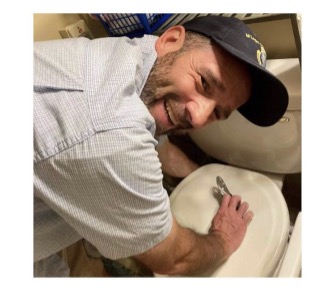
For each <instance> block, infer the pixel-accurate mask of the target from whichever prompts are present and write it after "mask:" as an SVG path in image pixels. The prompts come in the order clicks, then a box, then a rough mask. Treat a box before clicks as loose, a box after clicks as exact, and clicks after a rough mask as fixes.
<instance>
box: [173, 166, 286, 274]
mask: <svg viewBox="0 0 336 292" xmlns="http://www.w3.org/2000/svg"><path fill="white" fill-rule="evenodd" d="M217 176H221V177H222V178H223V179H224V181H225V182H226V184H227V186H228V188H229V189H230V191H231V192H232V193H233V194H239V195H240V196H241V197H242V200H243V201H247V202H248V203H249V205H250V209H251V210H252V211H253V212H254V218H253V220H252V222H251V223H250V225H249V227H248V230H247V233H246V236H245V238H244V240H243V242H242V244H241V246H240V247H239V249H238V250H237V251H236V252H235V253H234V254H233V255H232V256H231V257H230V258H229V259H228V260H227V261H226V262H225V263H224V264H223V265H221V266H220V267H219V268H218V269H216V270H215V271H211V272H209V273H207V274H203V275H199V276H211V277H271V276H273V275H274V273H275V271H276V269H277V267H278V266H279V263H280V260H281V258H282V256H283V254H284V251H285V248H286V245H287V240H288V233H289V226H290V220H289V213H288V208H287V205H286V202H285V200H284V198H283V195H282V193H281V191H280V189H279V188H278V186H277V185H276V184H275V183H274V182H273V181H272V180H271V179H269V178H268V177H267V176H265V175H263V174H260V173H257V172H254V171H250V170H245V169H241V168H237V167H232V166H228V165H222V164H209V165H205V166H203V167H201V168H199V169H198V170H197V171H195V172H193V173H192V174H191V175H189V176H188V177H186V178H185V179H184V180H183V181H182V182H181V183H180V184H179V185H178V186H177V187H176V189H175V190H174V191H173V193H172V194H171V196H170V203H171V210H172V213H173V214H174V216H175V218H176V220H177V221H178V222H179V224H181V225H182V226H184V227H188V228H191V229H193V230H195V231H196V232H199V233H201V234H207V233H208V230H209V228H210V226H211V221H212V219H213V217H214V215H215V213H216V211H217V209H218V207H219V203H220V200H221V198H216V197H215V196H214V195H213V193H212V187H214V186H216V177H217Z"/></svg>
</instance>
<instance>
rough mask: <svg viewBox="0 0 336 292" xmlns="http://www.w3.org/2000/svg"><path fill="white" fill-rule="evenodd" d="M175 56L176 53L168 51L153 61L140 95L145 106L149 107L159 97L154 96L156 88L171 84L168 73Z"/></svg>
mask: <svg viewBox="0 0 336 292" xmlns="http://www.w3.org/2000/svg"><path fill="white" fill-rule="evenodd" d="M176 56H177V53H170V54H167V55H165V56H163V57H161V58H158V59H157V60H156V61H155V63H154V66H153V68H152V70H151V72H150V73H149V76H148V79H147V82H146V84H145V86H144V88H143V90H142V93H141V96H140V98H141V100H142V101H143V102H144V104H145V105H146V106H147V108H150V106H151V105H152V104H153V103H154V102H155V101H156V100H157V99H158V98H159V97H157V96H156V94H157V93H156V91H157V89H159V88H161V87H165V86H168V85H170V84H171V83H170V82H169V79H168V75H169V73H170V68H171V67H172V66H173V64H174V61H175V59H176Z"/></svg>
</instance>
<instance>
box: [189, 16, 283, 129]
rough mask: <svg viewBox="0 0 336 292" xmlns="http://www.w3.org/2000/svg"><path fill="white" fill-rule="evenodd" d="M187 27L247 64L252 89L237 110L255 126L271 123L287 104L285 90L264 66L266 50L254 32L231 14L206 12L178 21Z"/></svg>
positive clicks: (280, 115) (273, 122)
mask: <svg viewBox="0 0 336 292" xmlns="http://www.w3.org/2000/svg"><path fill="white" fill-rule="evenodd" d="M182 25H183V26H184V27H185V29H186V30H187V31H193V32H197V33H200V34H202V35H205V36H207V37H209V38H210V39H211V40H212V41H213V42H215V43H216V44H217V45H218V46H219V47H221V48H222V49H224V50H225V51H227V52H228V53H230V54H231V55H233V56H235V57H236V58H238V59H240V60H241V61H242V62H244V63H246V64H248V65H249V67H250V72H251V78H252V92H251V96H250V98H249V100H248V101H247V102H246V103H245V104H243V105H242V106H240V107H239V108H238V111H239V112H240V113H241V114H242V115H243V116H244V117H245V118H246V119H248V120H249V121H250V122H252V123H254V124H256V125H258V126H263V127H266V126H271V125H273V124H275V123H276V122H277V121H279V119H280V118H281V117H282V116H283V114H284V113H285V111H286V110H287V106H288V92H287V89H286V87H285V86H284V85H283V84H282V82H281V81H280V80H279V79H278V78H276V77H275V76H274V75H273V74H272V73H271V72H270V71H268V70H267V69H266V68H265V67H266V51H265V49H264V47H263V45H262V44H261V42H260V41H259V40H258V38H257V36H256V35H255V34H254V33H253V32H252V30H250V28H249V27H248V26H247V25H246V24H245V23H244V22H243V21H241V20H239V19H238V18H235V17H224V16H218V15H209V16H204V17H195V18H194V19H192V20H190V21H188V22H185V23H184V24H182Z"/></svg>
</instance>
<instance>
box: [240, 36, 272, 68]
mask: <svg viewBox="0 0 336 292" xmlns="http://www.w3.org/2000/svg"><path fill="white" fill-rule="evenodd" d="M245 36H246V37H247V38H249V39H251V40H252V41H254V42H255V43H256V44H258V45H259V46H260V49H259V50H257V56H256V57H257V61H258V63H259V65H260V66H262V67H264V68H265V67H266V56H267V54H266V51H265V49H264V46H263V45H262V44H261V42H259V41H258V40H257V39H256V38H255V37H254V36H253V35H251V34H249V33H246V34H245Z"/></svg>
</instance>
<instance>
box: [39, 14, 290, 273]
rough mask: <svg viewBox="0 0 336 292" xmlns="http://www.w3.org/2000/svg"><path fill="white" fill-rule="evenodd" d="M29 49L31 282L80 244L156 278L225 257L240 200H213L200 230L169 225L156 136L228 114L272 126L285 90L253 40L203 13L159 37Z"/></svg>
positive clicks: (242, 227)
mask: <svg viewBox="0 0 336 292" xmlns="http://www.w3.org/2000/svg"><path fill="white" fill-rule="evenodd" d="M34 49H35V50H34V52H35V62H34V256H35V257H34V261H35V262H34V274H35V276H64V275H67V274H68V272H69V271H68V269H67V267H66V266H65V264H64V263H62V261H61V260H60V259H59V257H58V256H57V252H59V251H60V250H62V249H63V248H66V247H67V246H69V245H71V244H73V243H74V242H76V241H78V240H79V239H80V238H85V239H87V240H88V241H89V242H91V243H92V244H93V245H94V246H95V247H96V248H97V249H98V250H99V252H100V253H101V254H102V255H103V256H104V257H106V258H109V259H118V258H124V257H134V258H135V259H136V260H138V261H140V262H141V263H142V264H144V265H145V266H147V267H148V268H149V269H150V270H152V271H153V272H156V273H161V274H169V275H196V274H198V273H201V272H204V271H206V270H208V269H213V268H215V267H217V266H218V265H220V264H222V263H223V262H224V261H225V260H227V259H228V258H229V257H230V255H232V253H233V252H235V251H236V250H237V249H238V248H239V246H240V244H241V242H242V241H243V238H244V236H245V233H246V230H247V227H248V224H249V223H250V221H251V220H252V217H253V213H252V211H250V210H249V207H248V203H247V202H242V201H241V198H240V196H238V195H234V196H232V197H230V196H225V197H224V199H223V201H222V203H221V206H220V207H219V209H218V212H217V214H216V215H215V216H214V218H213V221H212V223H211V228H210V230H209V233H208V234H207V235H199V234H196V233H195V232H194V231H192V230H190V229H187V228H183V227H182V226H180V225H179V224H178V223H177V222H176V220H175V219H174V216H173V215H172V214H171V211H170V208H169V198H168V196H167V193H166V191H165V189H164V188H163V186H162V168H164V167H165V165H166V169H167V170H168V172H169V169H171V165H169V163H166V162H163V164H164V165H163V166H162V168H161V163H160V161H159V159H158V154H157V152H156V149H155V147H156V145H157V140H156V137H158V136H159V135H162V134H169V133H173V134H180V133H186V132H188V131H190V130H192V129H193V128H199V127H203V126H204V125H206V124H208V123H210V122H213V121H216V120H219V119H226V118H228V117H229V115H230V113H231V112H232V111H234V110H235V109H238V110H239V111H240V112H241V113H242V114H243V115H244V116H245V117H246V118H248V119H249V120H250V121H251V122H253V123H256V124H258V125H261V126H268V125H271V124H274V123H275V122H276V121H277V120H279V118H280V117H281V116H282V114H283V113H284V111H285V110H286V107H287V102H288V96H287V91H286V89H285V87H284V86H283V85H282V84H281V82H280V81H278V80H277V79H276V78H275V77H273V76H272V75H271V74H270V73H269V72H267V71H266V70H265V69H264V65H265V51H264V49H263V47H262V45H261V44H260V42H259V41H258V40H257V38H256V36H255V35H254V34H253V33H252V32H251V31H250V30H249V29H248V28H247V27H246V26H245V25H244V24H243V23H242V22H241V21H239V20H237V19H235V18H224V17H219V16H208V17H203V18H196V19H194V20H192V21H190V22H188V23H186V24H184V25H183V26H174V27H171V28H169V29H168V30H167V31H166V32H164V33H163V34H162V35H161V36H160V37H156V36H145V37H143V38H140V39H132V40H130V39H128V38H104V39H96V40H92V41H90V40H87V39H84V38H79V39H68V40H62V41H49V42H42V43H36V44H35V48H34ZM179 154H180V155H181V157H183V153H179ZM162 161H163V160H162ZM186 161H188V160H187V159H186Z"/></svg>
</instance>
